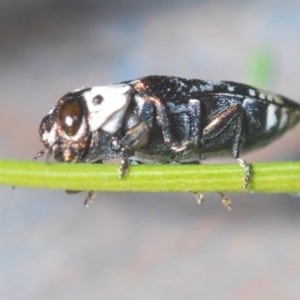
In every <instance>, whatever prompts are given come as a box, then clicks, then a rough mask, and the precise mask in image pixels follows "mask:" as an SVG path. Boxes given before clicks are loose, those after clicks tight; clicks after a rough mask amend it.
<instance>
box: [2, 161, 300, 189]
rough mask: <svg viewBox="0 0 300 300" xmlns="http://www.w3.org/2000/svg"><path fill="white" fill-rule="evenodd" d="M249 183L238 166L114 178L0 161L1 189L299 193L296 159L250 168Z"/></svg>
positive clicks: (176, 168)
mask: <svg viewBox="0 0 300 300" xmlns="http://www.w3.org/2000/svg"><path fill="white" fill-rule="evenodd" d="M251 168H252V174H253V177H252V180H251V182H250V184H249V186H248V188H247V189H246V190H245V189H243V187H242V186H243V176H244V170H243V169H242V168H241V167H240V166H239V165H238V164H232V165H228V164H222V165H138V166H130V173H129V174H128V175H126V176H125V177H124V178H122V179H119V178H118V166H117V165H112V164H67V163H42V162H27V161H8V160H0V185H8V186H22V187H31V188H51V189H66V190H96V191H147V192H158V191H165V192H171V191H172V192H179V191H181V192H185V191H201V192H211V191H222V192H247V191H253V192H265V193H299V192H300V161H297V162H269V163H257V164H253V165H251Z"/></svg>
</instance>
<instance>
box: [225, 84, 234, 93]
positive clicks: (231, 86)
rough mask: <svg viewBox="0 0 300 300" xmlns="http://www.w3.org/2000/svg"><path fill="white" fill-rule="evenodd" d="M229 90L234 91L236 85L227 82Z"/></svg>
mask: <svg viewBox="0 0 300 300" xmlns="http://www.w3.org/2000/svg"><path fill="white" fill-rule="evenodd" d="M227 90H228V92H234V90H235V87H234V86H233V85H230V84H227Z"/></svg>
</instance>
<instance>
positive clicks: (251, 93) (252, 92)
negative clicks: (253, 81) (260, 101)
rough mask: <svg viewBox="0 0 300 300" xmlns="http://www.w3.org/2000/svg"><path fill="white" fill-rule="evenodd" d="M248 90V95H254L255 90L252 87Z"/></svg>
mask: <svg viewBox="0 0 300 300" xmlns="http://www.w3.org/2000/svg"><path fill="white" fill-rule="evenodd" d="M248 92H249V95H250V96H252V97H255V96H256V92H255V90H254V89H249V90H248Z"/></svg>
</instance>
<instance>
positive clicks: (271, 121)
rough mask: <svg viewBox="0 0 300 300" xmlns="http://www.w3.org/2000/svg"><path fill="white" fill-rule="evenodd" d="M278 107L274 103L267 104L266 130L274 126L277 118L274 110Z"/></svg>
mask: <svg viewBox="0 0 300 300" xmlns="http://www.w3.org/2000/svg"><path fill="white" fill-rule="evenodd" d="M277 109H278V107H277V106H276V105H274V104H269V106H268V109H267V115H266V118H267V120H266V130H270V129H271V128H273V127H274V126H276V124H277V122H278V119H277V116H276V111H277Z"/></svg>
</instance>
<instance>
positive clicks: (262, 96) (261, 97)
mask: <svg viewBox="0 0 300 300" xmlns="http://www.w3.org/2000/svg"><path fill="white" fill-rule="evenodd" d="M258 96H259V98H260V99H263V100H264V99H266V94H265V93H263V92H260V93H259V95H258Z"/></svg>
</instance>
